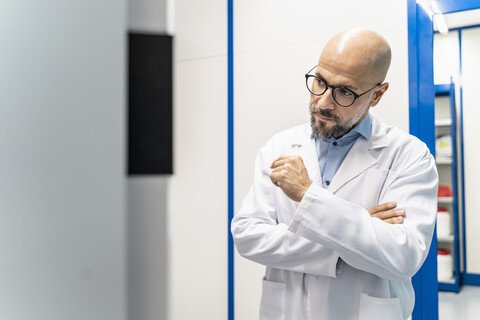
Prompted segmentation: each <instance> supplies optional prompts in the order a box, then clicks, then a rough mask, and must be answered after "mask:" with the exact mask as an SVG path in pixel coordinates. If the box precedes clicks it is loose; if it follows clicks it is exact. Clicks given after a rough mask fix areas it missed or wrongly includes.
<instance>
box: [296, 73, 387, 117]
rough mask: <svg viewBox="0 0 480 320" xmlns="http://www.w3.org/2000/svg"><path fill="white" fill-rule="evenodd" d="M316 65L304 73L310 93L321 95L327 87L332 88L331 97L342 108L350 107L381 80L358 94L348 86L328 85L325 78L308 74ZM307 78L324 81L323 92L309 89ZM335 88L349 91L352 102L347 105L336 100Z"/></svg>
mask: <svg viewBox="0 0 480 320" xmlns="http://www.w3.org/2000/svg"><path fill="white" fill-rule="evenodd" d="M316 67H317V66H314V67H313V68H312V69H310V71H308V72H307V73H306V74H305V84H306V86H307V89H308V91H309V92H310V93H311V94H313V95H314V96H321V95H323V94H324V93H325V92H327V90H328V88H332V97H333V100H335V102H336V103H337V104H338V105H339V106H341V107H344V108H347V107H350V106H351V105H352V104H354V103H355V101H356V100H357V99H358V98H360V97H361V96H363V95H364V94H366V93H368V92H370V91H372V90H373V89H375V88H376V87H378V86H379V85H381V84H382V83H381V82H379V83H377V84H376V85H375V86H373V87H372V88H370V89H368V90H367V91H365V92H364V93H361V94H358V93H355V92H353V91H352V90H350V89H348V88H345V87H344V86H332V85H329V84H328V83H327V81H326V80H325V79H322V78H319V77H317V76H316V75H313V74H310V72H312V70H313V69H315V68H316ZM308 78H315V79H317V80H320V81H322V82H324V83H325V91H323V92H322V93H320V94H318V93H313V92H312V90H310V88H309V87H308ZM337 88H341V89H343V90H346V91H348V92H351V93H352V94H353V101H352V103H350V104H347V105H343V104H341V103H339V102H338V101H337V99H336V98H335V94H334V92H335V89H337Z"/></svg>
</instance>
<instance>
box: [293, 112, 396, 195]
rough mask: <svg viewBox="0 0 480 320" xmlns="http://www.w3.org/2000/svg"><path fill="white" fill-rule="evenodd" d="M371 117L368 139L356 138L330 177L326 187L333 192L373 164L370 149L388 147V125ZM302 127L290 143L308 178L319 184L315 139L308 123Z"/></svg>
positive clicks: (375, 161)
mask: <svg viewBox="0 0 480 320" xmlns="http://www.w3.org/2000/svg"><path fill="white" fill-rule="evenodd" d="M372 118H373V119H372V134H371V136H370V139H369V140H367V139H365V137H363V136H360V137H359V138H358V139H357V141H356V142H355V144H354V145H353V147H352V149H351V150H350V152H349V153H348V154H347V156H346V157H345V160H343V163H342V165H341V166H340V168H339V169H338V171H337V173H336V174H335V177H334V178H333V179H332V182H331V184H330V186H329V187H328V190H329V191H331V192H333V193H335V192H336V191H337V190H338V189H340V188H341V187H342V186H343V185H345V183H347V182H348V181H350V180H352V179H353V178H355V177H356V176H358V175H359V174H361V173H362V172H364V171H365V170H367V169H368V168H370V167H371V166H373V165H375V164H376V163H377V160H376V158H375V157H373V156H372V153H371V151H372V150H375V149H379V148H385V147H388V138H387V131H388V127H387V126H386V125H384V124H383V123H381V122H380V121H379V120H377V119H376V118H375V117H373V116H372ZM304 129H305V130H304V131H303V134H301V135H300V134H299V135H298V136H296V137H294V139H293V143H292V145H293V147H294V148H296V149H298V155H299V156H301V157H302V159H303V162H304V164H305V167H306V168H307V171H308V174H309V176H310V179H312V181H313V182H315V183H319V184H321V181H322V178H321V174H320V169H319V166H318V158H317V150H316V148H315V139H314V138H312V128H311V126H310V125H305V127H304Z"/></svg>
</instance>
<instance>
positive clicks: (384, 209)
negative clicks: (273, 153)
mask: <svg viewBox="0 0 480 320" xmlns="http://www.w3.org/2000/svg"><path fill="white" fill-rule="evenodd" d="M270 168H271V169H272V173H271V174H270V180H272V183H273V184H274V185H275V186H277V187H279V188H281V189H282V191H283V192H284V193H285V194H286V195H287V196H288V197H289V198H290V199H292V200H293V201H297V202H300V201H301V200H302V199H303V196H304V195H305V193H306V192H307V190H308V188H309V187H310V185H311V184H312V181H311V180H310V178H309V176H308V173H307V169H306V168H305V165H304V164H303V160H302V158H301V157H299V156H281V157H279V158H277V159H276V160H275V161H273V163H272V165H271V166H270ZM368 212H369V213H370V215H371V216H372V218H379V219H380V220H382V221H384V222H387V223H391V224H398V223H402V222H403V219H404V216H405V210H403V209H397V203H396V202H386V203H382V204H379V205H378V206H375V207H373V208H371V209H370V210H369V211H368Z"/></svg>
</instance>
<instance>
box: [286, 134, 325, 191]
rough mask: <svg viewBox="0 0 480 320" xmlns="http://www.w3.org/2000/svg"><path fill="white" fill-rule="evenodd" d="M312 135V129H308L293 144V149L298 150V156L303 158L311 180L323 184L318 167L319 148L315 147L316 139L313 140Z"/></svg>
mask: <svg viewBox="0 0 480 320" xmlns="http://www.w3.org/2000/svg"><path fill="white" fill-rule="evenodd" d="M311 135H312V131H311V128H310V127H308V128H306V129H305V135H302V136H298V137H297V138H296V139H295V141H294V142H293V143H292V147H293V148H294V149H296V154H297V155H299V156H300V157H302V159H303V163H304V164H305V167H306V168H307V171H308V176H309V177H310V179H311V180H312V181H313V182H316V183H320V184H321V181H322V178H321V175H320V168H319V167H318V156H317V148H316V146H315V139H312V138H311Z"/></svg>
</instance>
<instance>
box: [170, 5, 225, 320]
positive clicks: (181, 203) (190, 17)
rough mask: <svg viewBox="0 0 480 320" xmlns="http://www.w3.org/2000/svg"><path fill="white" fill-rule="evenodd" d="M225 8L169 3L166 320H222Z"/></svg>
mask: <svg viewBox="0 0 480 320" xmlns="http://www.w3.org/2000/svg"><path fill="white" fill-rule="evenodd" d="M226 30H227V1H224V0H205V1H197V0H178V1H176V3H175V41H174V43H175V47H174V48H175V64H174V74H175V76H174V77H175V80H174V87H175V94H174V106H175V107H174V170H175V173H174V175H173V176H172V178H171V181H170V188H169V194H168V199H169V200H168V206H169V208H168V212H169V215H168V220H169V222H168V223H169V239H170V242H169V247H170V250H169V270H170V274H169V288H170V289H169V292H170V294H169V298H170V299H169V309H170V311H169V312H170V315H169V319H172V320H173V319H175V320H184V319H212V320H214V319H219V320H224V319H227V234H228V233H227V223H228V219H227V217H228V216H227V31H226Z"/></svg>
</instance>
